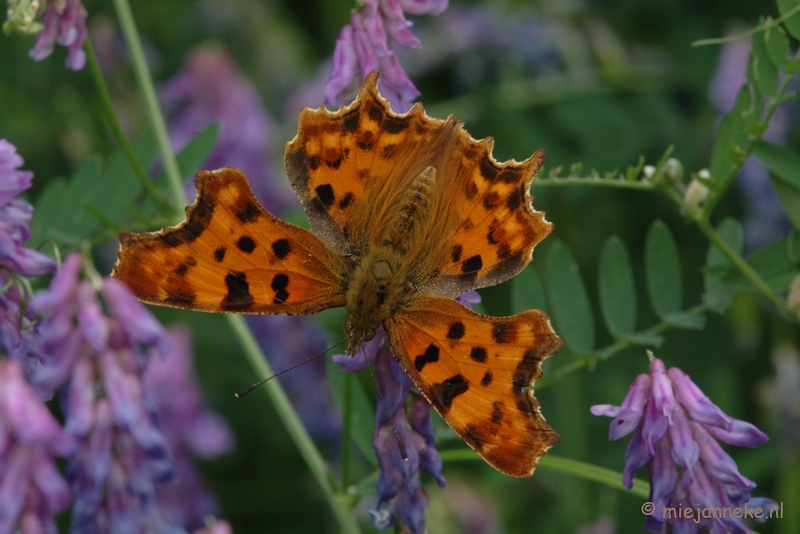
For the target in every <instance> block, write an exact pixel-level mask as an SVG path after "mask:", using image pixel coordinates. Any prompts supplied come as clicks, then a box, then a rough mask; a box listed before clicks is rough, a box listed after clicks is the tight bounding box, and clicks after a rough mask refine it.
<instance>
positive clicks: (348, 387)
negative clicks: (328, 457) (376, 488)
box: [342, 373, 355, 491]
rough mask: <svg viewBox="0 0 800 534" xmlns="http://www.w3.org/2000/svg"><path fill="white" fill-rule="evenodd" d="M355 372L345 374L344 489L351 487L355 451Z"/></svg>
mask: <svg viewBox="0 0 800 534" xmlns="http://www.w3.org/2000/svg"><path fill="white" fill-rule="evenodd" d="M354 379H355V377H354V376H353V373H345V374H344V406H343V407H342V408H343V410H342V418H343V421H342V489H343V490H344V491H347V489H348V488H349V487H350V459H351V456H352V452H353V435H352V434H353V380H354Z"/></svg>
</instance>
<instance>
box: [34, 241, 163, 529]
mask: <svg viewBox="0 0 800 534" xmlns="http://www.w3.org/2000/svg"><path fill="white" fill-rule="evenodd" d="M82 265H83V260H82V258H81V256H80V255H79V254H72V255H70V256H68V257H67V258H66V260H65V261H64V264H63V265H62V267H61V270H60V271H59V272H58V273H57V274H56V275H55V276H54V277H53V280H52V281H51V284H50V287H49V289H47V290H45V291H42V292H40V293H37V294H36V295H35V296H34V298H33V299H32V301H31V310H32V311H33V312H35V313H37V314H39V315H41V316H42V317H43V318H42V319H41V321H40V323H39V324H38V325H37V330H38V332H39V336H40V339H39V341H40V344H39V347H38V348H39V352H38V354H37V355H36V357H35V358H31V360H30V361H29V363H28V373H29V376H30V379H31V382H32V384H33V385H34V387H35V388H36V389H37V390H38V391H39V392H40V394H41V395H44V396H50V395H52V394H53V393H54V392H55V391H56V390H57V389H61V404H62V412H63V414H64V420H65V429H66V431H67V433H68V434H69V436H71V437H72V438H73V439H74V440H75V441H76V442H77V448H76V450H75V451H74V452H73V453H72V454H71V455H70V457H69V459H68V466H67V479H68V481H69V484H70V486H71V487H72V491H73V494H74V499H75V504H74V509H73V512H72V527H71V531H72V532H105V531H108V530H109V528H110V527H109V525H114V526H115V529H119V530H118V531H120V532H123V531H136V532H138V531H146V530H148V529H149V530H152V531H160V530H164V531H166V530H167V529H168V527H169V526H170V523H169V520H168V519H167V517H166V515H165V514H164V512H163V510H162V509H161V507H160V505H159V503H158V502H157V498H156V492H155V488H156V486H157V485H158V484H160V483H163V482H164V481H166V480H167V479H169V478H170V477H171V476H172V472H173V466H172V463H171V461H170V451H169V447H168V444H167V441H166V439H165V437H164V435H163V433H162V432H161V430H160V429H159V428H158V426H157V425H156V410H155V407H154V405H153V400H152V398H151V396H150V394H149V392H148V391H147V390H146V389H145V387H144V384H143V381H142V378H143V373H144V369H145V366H146V365H147V362H148V359H149V358H150V356H152V355H161V357H163V356H166V355H167V352H168V348H169V339H168V335H167V332H166V330H164V328H163V327H162V326H161V325H160V324H159V323H158V322H157V321H156V320H155V318H153V316H152V315H151V314H150V313H149V312H148V311H147V310H146V309H145V308H144V306H142V305H141V304H140V303H139V302H138V301H136V300H135V299H134V298H133V296H132V294H131V293H130V291H129V290H128V289H127V287H126V286H124V285H123V284H122V283H121V282H119V281H118V280H116V279H105V280H99V279H95V280H93V281H92V282H90V281H88V280H82V279H81V278H80V273H81V267H82ZM101 297H102V304H101V301H100V299H101Z"/></svg>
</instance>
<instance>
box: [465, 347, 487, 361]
mask: <svg viewBox="0 0 800 534" xmlns="http://www.w3.org/2000/svg"><path fill="white" fill-rule="evenodd" d="M469 357H470V358H472V360H473V361H476V362H478V363H483V362H485V361H486V349H484V348H483V347H472V350H471V351H470V352H469Z"/></svg>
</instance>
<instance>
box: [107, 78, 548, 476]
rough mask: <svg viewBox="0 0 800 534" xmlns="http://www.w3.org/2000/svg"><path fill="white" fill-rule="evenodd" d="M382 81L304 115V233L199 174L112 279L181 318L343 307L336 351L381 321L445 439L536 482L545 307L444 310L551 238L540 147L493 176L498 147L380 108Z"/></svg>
mask: <svg viewBox="0 0 800 534" xmlns="http://www.w3.org/2000/svg"><path fill="white" fill-rule="evenodd" d="M377 79H378V76H377V74H376V73H372V74H370V75H369V76H367V77H366V79H365V80H364V83H363V85H362V87H361V89H360V91H359V94H358V97H357V98H356V100H355V101H354V102H353V103H352V104H351V105H349V106H346V107H343V108H342V109H340V110H338V111H336V112H330V111H328V110H326V109H325V108H322V107H320V108H319V109H316V110H312V109H308V108H305V109H303V110H302V111H301V113H300V120H299V128H298V133H297V136H296V137H295V138H294V139H293V140H292V141H291V142H289V143H288V144H287V147H286V154H285V164H286V170H287V173H288V176H289V180H290V181H291V184H292V186H293V187H294V190H295V192H296V193H297V196H298V197H299V199H300V202H301V203H302V206H303V208H304V210H305V212H306V214H307V216H308V219H309V224H310V228H311V231H307V230H304V229H302V228H299V227H297V226H294V225H291V224H289V223H286V222H284V221H282V220H280V219H278V218H276V217H275V216H274V215H272V214H271V213H269V212H268V211H267V210H265V209H264V208H263V207H262V206H261V205H260V204H259V203H258V201H257V200H256V198H255V197H254V195H253V193H252V191H251V190H250V186H249V183H248V180H247V177H246V176H245V175H244V173H242V172H241V171H240V170H238V169H234V168H230V167H226V168H223V169H219V170H215V171H201V172H199V173H198V174H197V177H196V180H195V183H196V187H197V198H196V200H195V201H194V203H193V204H192V205H191V206H189V207H188V208H187V209H186V220H185V221H184V222H183V223H181V224H179V225H178V226H175V227H170V228H164V229H163V230H161V231H159V232H154V233H127V232H123V233H122V234H120V250H119V255H118V260H117V263H116V264H115V266H114V270H113V276H116V277H117V278H119V279H121V280H123V281H124V282H125V283H126V284H127V285H128V286H129V287H130V288H131V289H132V290H133V292H134V293H135V294H136V295H137V297H138V298H139V299H141V300H142V301H144V302H148V303H151V304H157V305H164V306H174V307H178V308H187V309H191V310H199V311H207V312H234V313H255V314H289V315H306V314H312V313H316V312H318V311H321V310H324V309H327V308H331V307H337V306H344V307H345V308H346V314H347V319H346V322H345V325H344V327H345V331H346V332H347V333H348V334H349V342H348V346H347V353H348V355H351V356H353V355H355V354H356V353H358V351H359V350H360V349H361V346H362V343H363V342H364V341H367V340H370V339H372V338H373V337H374V336H375V332H376V330H377V329H378V328H379V327H380V326H381V325H383V327H384V329H385V331H386V334H387V336H388V340H389V346H390V348H391V351H392V353H393V354H394V356H395V357H396V359H397V360H398V362H399V363H400V365H401V366H402V367H403V369H404V370H405V371H406V372H407V373H408V374H409V376H410V377H411V378H412V380H413V381H414V384H415V385H416V387H417V388H418V389H419V391H420V392H421V393H422V395H424V396H425V397H426V398H427V399H428V401H429V402H430V403H431V405H432V406H433V407H434V408H435V409H436V410H437V411H438V412H439V414H441V416H442V417H443V418H444V420H445V421H446V422H447V423H448V424H449V425H450V426H451V427H452V428H453V430H455V431H456V432H457V433H458V434H459V435H460V436H461V437H462V438H463V439H464V441H466V442H467V444H469V445H470V446H471V447H472V448H473V449H475V451H476V452H477V453H478V454H480V455H481V456H482V457H483V458H484V459H485V460H486V461H487V462H488V463H489V464H491V465H492V466H494V467H495V468H496V469H498V470H499V471H501V472H503V473H506V474H508V475H512V476H530V475H531V474H533V471H534V469H535V468H536V466H537V463H538V459H539V458H540V457H541V456H542V455H544V454H545V452H546V451H547V450H548V449H549V448H550V447H552V446H553V445H554V444H556V443H557V442H558V441H559V439H560V438H559V436H558V434H557V433H556V432H555V431H554V430H553V429H552V428H551V427H550V425H549V424H548V423H547V421H545V419H544V417H543V416H542V414H541V412H540V409H539V408H540V405H539V401H537V399H536V398H535V397H534V395H533V389H532V388H533V384H534V382H535V380H536V379H537V378H539V377H540V376H541V375H542V371H541V368H540V365H541V363H542V361H543V360H544V359H545V358H546V357H547V356H549V355H551V354H553V353H555V352H556V351H558V350H559V349H560V348H561V346H562V342H561V339H560V338H559V337H558V336H557V335H556V333H555V332H554V331H553V328H552V327H551V325H550V321H549V319H548V317H547V316H546V315H545V314H544V313H543V312H541V311H538V310H530V311H526V312H524V313H520V314H518V315H514V316H511V317H488V316H484V315H481V314H478V313H476V312H474V311H472V310H470V309H469V308H467V307H465V306H463V305H461V304H459V303H458V302H457V301H455V300H454V297H456V296H458V295H461V294H462V293H464V292H466V291H469V290H472V289H476V288H481V287H487V286H492V285H495V284H498V283H500V282H503V281H505V280H507V279H509V278H511V277H513V276H514V275H516V274H517V273H519V271H520V270H522V269H523V268H524V267H525V266H526V265H527V264H528V263H529V262H530V261H531V254H532V251H533V248H534V246H535V245H536V244H537V243H539V242H540V241H541V240H542V239H544V238H545V237H546V236H547V235H548V234H549V233H550V231H551V230H552V227H553V226H552V223H550V222H548V221H547V220H546V219H545V217H544V213H542V212H538V211H535V210H534V209H533V207H532V205H531V196H530V193H529V188H530V184H531V181H532V180H533V178H534V176H535V174H536V173H537V171H538V170H539V168H540V167H541V165H542V163H543V161H544V151H542V150H538V151H536V152H535V153H534V154H533V155H532V156H531V157H530V158H528V159H527V160H525V161H523V162H521V163H520V162H516V161H513V160H512V161H509V162H505V163H499V162H497V161H496V160H495V159H494V158H493V157H492V154H491V153H492V147H493V140H492V139H483V140H480V141H477V140H475V139H473V138H471V137H470V136H469V134H468V133H467V132H466V131H465V130H464V129H463V125H462V123H461V122H459V121H457V120H456V119H455V118H453V117H452V116H450V117H449V118H448V119H447V120H440V119H435V118H430V117H428V116H427V115H426V114H425V112H424V110H423V108H422V106H421V104H416V105H414V107H412V108H411V110H410V111H409V112H408V113H405V114H396V113H394V112H392V111H391V109H390V107H389V104H388V102H387V101H386V100H385V99H384V98H383V97H382V96H381V95H380V94H379V92H378V87H377Z"/></svg>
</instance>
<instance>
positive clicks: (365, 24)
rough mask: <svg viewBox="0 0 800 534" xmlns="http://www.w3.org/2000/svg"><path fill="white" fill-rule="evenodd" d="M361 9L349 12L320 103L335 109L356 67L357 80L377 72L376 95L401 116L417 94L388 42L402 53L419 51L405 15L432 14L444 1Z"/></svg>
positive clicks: (389, 2)
mask: <svg viewBox="0 0 800 534" xmlns="http://www.w3.org/2000/svg"><path fill="white" fill-rule="evenodd" d="M360 3H361V9H359V10H355V11H353V15H352V17H351V19H350V24H347V25H345V26H344V27H343V28H342V31H341V32H340V33H339V37H338V38H337V39H336V48H335V49H334V53H333V68H332V69H331V73H330V77H329V79H328V84H327V85H326V87H325V102H326V103H327V104H328V105H331V106H335V105H337V103H339V102H340V101H341V100H346V99H347V97H348V96H351V95H348V94H345V93H346V91H347V89H348V88H349V87H350V86H351V85H352V83H353V77H354V76H355V74H356V67H358V71H359V72H360V81H363V80H364V77H366V75H367V74H369V73H370V72H372V71H373V70H377V71H380V72H381V73H382V76H381V78H380V80H379V81H378V86H379V88H380V90H381V93H382V94H383V95H384V96H385V97H386V98H387V99H388V100H389V102H391V104H392V107H393V108H394V109H395V111H398V112H406V111H408V110H409V109H410V108H411V103H412V102H413V101H414V99H415V98H416V97H418V96H419V95H420V93H419V91H418V90H417V88H416V87H415V86H414V84H413V83H412V82H411V80H410V79H409V78H408V75H407V74H406V72H405V70H403V67H402V66H401V65H400V62H399V61H398V60H397V56H396V55H395V53H394V51H393V50H392V43H394V44H395V45H397V46H400V47H402V48H405V49H414V48H419V47H420V46H421V45H420V42H419V39H417V38H416V37H415V36H414V34H413V33H411V30H410V29H409V28H410V27H411V25H412V24H411V22H410V21H408V20H407V19H406V18H405V12H408V13H411V14H414V15H425V14H427V15H438V14H439V13H441V12H442V11H444V10H445V9H447V5H448V0H432V1H430V0H426V1H416V0H362V1H361V2H360Z"/></svg>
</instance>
